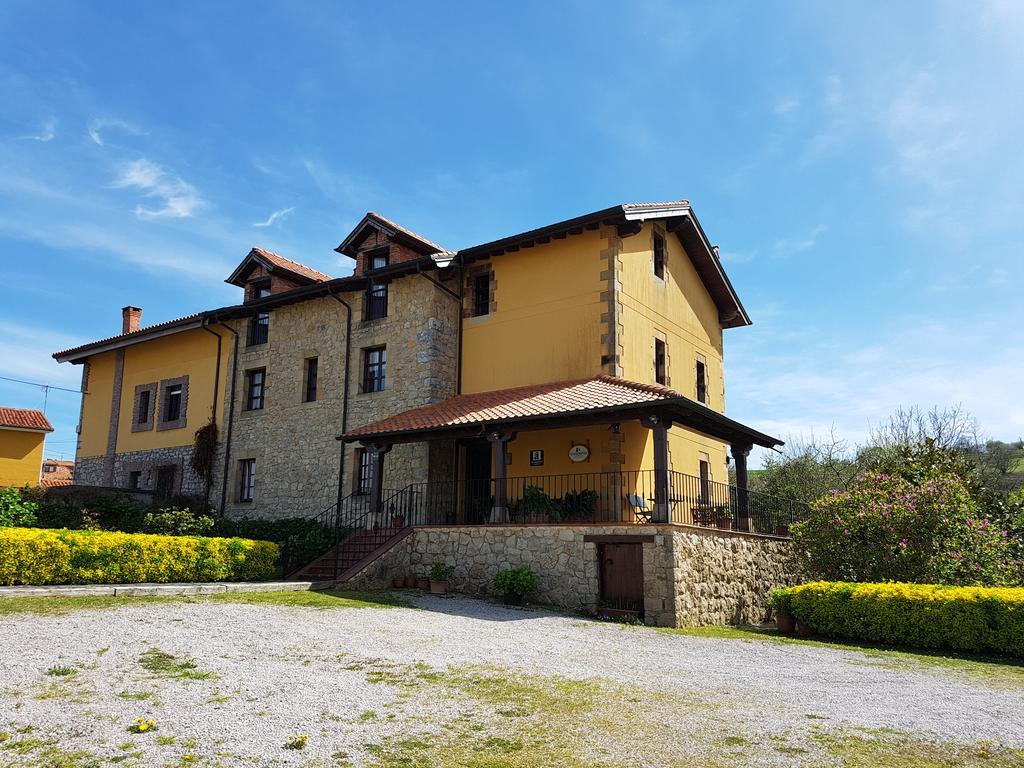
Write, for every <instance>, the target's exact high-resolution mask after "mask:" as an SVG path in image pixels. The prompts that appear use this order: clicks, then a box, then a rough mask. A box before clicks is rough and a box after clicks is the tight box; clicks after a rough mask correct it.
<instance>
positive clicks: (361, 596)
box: [201, 589, 411, 610]
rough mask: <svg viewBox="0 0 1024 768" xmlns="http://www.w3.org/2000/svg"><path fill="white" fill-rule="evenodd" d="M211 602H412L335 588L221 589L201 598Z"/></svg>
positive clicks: (398, 604)
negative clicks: (304, 589) (292, 589)
mask: <svg viewBox="0 0 1024 768" xmlns="http://www.w3.org/2000/svg"><path fill="white" fill-rule="evenodd" d="M201 599H202V600H208V601H210V602H221V603H244V604H247V605H278V606H282V607H285V608H319V609H321V610H324V609H330V608H395V607H404V606H409V605H411V603H410V602H409V601H408V600H407V599H404V598H402V597H400V596H398V595H394V594H391V593H389V592H343V591H341V590H337V589H325V590H318V591H316V592H313V591H308V590H307V591H290V592H222V593H220V594H217V595H210V596H208V597H204V598H201Z"/></svg>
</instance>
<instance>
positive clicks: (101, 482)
mask: <svg viewBox="0 0 1024 768" xmlns="http://www.w3.org/2000/svg"><path fill="white" fill-rule="evenodd" d="M109 469H110V460H109V459H108V458H107V457H106V456H90V457H86V458H82V457H80V456H79V457H76V458H75V485H94V486H106V485H107V483H108V482H109V477H108V475H109Z"/></svg>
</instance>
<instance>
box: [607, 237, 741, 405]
mask: <svg viewBox="0 0 1024 768" xmlns="http://www.w3.org/2000/svg"><path fill="white" fill-rule="evenodd" d="M654 226H655V225H654V223H650V222H649V223H647V224H645V225H644V228H643V230H642V231H641V232H640V233H639V234H636V235H633V236H632V237H627V238H625V239H624V240H623V241H622V256H621V262H622V278H621V282H622V294H621V295H622V326H623V334H624V335H623V339H622V346H623V359H622V375H623V378H626V379H629V380H631V381H640V382H644V383H651V384H653V383H654V337H655V334H656V333H658V332H660V333H662V334H664V335H665V339H666V342H667V344H668V376H669V386H670V387H671V388H672V389H675V390H676V391H678V392H681V393H682V394H684V395H686V396H687V397H690V398H694V399H696V397H697V384H696V375H695V368H696V362H697V355H698V354H700V355H703V357H704V359H705V363H706V365H707V377H708V402H707V405H708V407H709V408H712V409H714V410H716V411H718V412H720V413H724V412H725V385H724V379H723V372H722V328H721V325H720V324H719V321H718V310H717V308H716V307H715V303H714V301H713V300H712V299H711V296H710V294H709V293H708V291H707V289H706V288H705V287H704V283H703V282H702V281H701V279H700V276H699V275H698V274H697V271H696V270H695V269H694V268H693V264H692V263H691V262H690V259H689V257H688V256H687V255H686V252H685V251H684V250H683V247H682V245H681V244H680V242H679V238H678V237H676V236H675V235H674V234H671V233H666V234H665V242H666V246H667V256H668V259H667V263H666V269H665V279H664V280H661V279H659V278H657V277H655V275H654V260H653V247H654V246H653V241H652V230H653V227H654Z"/></svg>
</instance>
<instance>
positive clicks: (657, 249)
mask: <svg viewBox="0 0 1024 768" xmlns="http://www.w3.org/2000/svg"><path fill="white" fill-rule="evenodd" d="M653 247H654V276H655V277H657V278H660V279H662V280H664V279H665V236H664V235H663V234H661V232H659V231H658V230H654V243H653Z"/></svg>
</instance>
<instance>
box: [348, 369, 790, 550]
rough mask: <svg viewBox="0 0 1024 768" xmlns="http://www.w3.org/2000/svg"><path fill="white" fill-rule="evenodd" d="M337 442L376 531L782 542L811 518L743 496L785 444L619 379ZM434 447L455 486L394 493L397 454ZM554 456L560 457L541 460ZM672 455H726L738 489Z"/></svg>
mask: <svg viewBox="0 0 1024 768" xmlns="http://www.w3.org/2000/svg"><path fill="white" fill-rule="evenodd" d="M556 438H557V440H556ZM339 439H342V440H346V441H348V442H358V443H359V444H360V446H361V447H362V448H363V450H364V451H365V452H366V453H367V454H368V455H369V457H370V461H369V470H370V473H369V474H370V476H369V478H368V481H369V482H368V486H369V488H368V490H369V493H368V494H367V495H368V498H367V499H366V502H367V503H368V506H369V509H370V512H371V515H370V517H371V519H372V520H374V521H375V523H376V524H378V525H382V526H391V527H393V526H398V527H407V526H425V525H484V524H486V525H502V524H515V525H557V524H563V525H564V524H576V525H578V524H582V523H589V524H615V525H623V524H630V525H633V524H636V525H643V524H667V523H674V524H681V525H698V526H706V527H716V528H723V529H732V530H738V531H747V532H751V533H761V534H769V535H788V527H789V525H790V524H791V523H792V522H794V521H795V520H797V519H800V518H801V517H802V516H803V514H804V513H805V511H806V507H805V505H802V504H799V503H797V502H793V501H790V500H786V499H776V498H772V497H768V496H765V495H763V494H758V493H756V492H753V491H750V490H748V488H747V457H748V455H749V453H750V450H751V449H752V447H753V446H754V445H760V446H764V447H767V448H773V447H775V446H778V445H781V444H782V443H781V441H780V440H778V439H776V438H774V437H771V436H769V435H765V434H763V433H761V432H758V431H757V430H754V429H752V428H750V427H747V426H746V425H743V424H740V423H739V422H736V421H734V420H732V419H729V418H727V417H725V416H723V415H722V414H720V413H717V412H716V411H712V410H711V409H709V408H707V407H706V406H704V405H702V404H700V403H696V402H694V401H692V400H690V399H689V398H686V397H684V396H683V395H681V394H679V393H678V392H674V391H673V390H670V389H667V388H664V387H659V386H651V385H644V384H638V383H635V382H630V381H626V380H624V379H618V378H615V377H611V376H598V377H594V378H591V379H584V380H578V381H569V382H555V383H550V384H543V385H534V386H528V387H517V388H513V389H507V390H500V391H496V392H485V393H478V394H471V395H460V396H457V397H454V398H451V399H449V400H445V401H443V402H440V403H436V404H432V405H427V406H423V407H420V408H415V409H412V410H409V411H405V412H403V413H401V414H398V415H396V416H392V417H390V418H387V419H383V420H381V421H378V422H374V423H371V424H367V425H365V426H363V427H360V428H358V429H355V430H352V431H350V432H348V433H347V434H345V435H342V436H340V438H339ZM430 441H447V443H449V444H454V445H455V446H456V452H457V458H456V460H455V461H454V462H453V467H454V469H453V471H452V472H451V476H450V477H444V478H439V479H434V480H431V481H429V482H413V483H407V484H401V485H400V487H397V488H395V489H394V490H386V489H385V487H384V482H383V478H384V476H385V474H384V473H385V463H386V461H387V456H388V453H389V451H390V450H391V448H392V446H394V445H397V444H401V443H409V442H430ZM556 444H558V445H559V446H560V447H559V449H558V451H557V455H550V453H552V450H551V448H550V447H547V448H545V447H538V446H553V445H556ZM691 444H692V446H693V448H692V449H691ZM672 445H675V450H674V452H675V453H676V454H683V453H687V454H690V453H693V454H694V455H697V452H699V449H700V448H701V447H702V446H704V447H706V450H707V451H708V453H712V452H714V451H717V452H718V453H720V454H722V456H723V458H724V451H723V449H724V447H725V446H727V447H728V451H729V454H730V456H731V459H732V461H733V464H734V467H735V482H734V483H730V482H721V481H717V480H715V479H714V477H713V473H712V471H711V466H712V462H711V460H710V459H708V461H707V462H705V461H703V460H702V461H700V462H699V470H698V471H694V472H692V473H691V472H685V471H680V469H681V465H682V464H683V461H684V460H683V458H682V457H681V456H679V455H676V456H673V455H672V454H673V449H672ZM566 446H568V449H567V450H563V448H564V447H566ZM695 451H696V452H695ZM513 453H514V454H515V462H513V460H512V458H513ZM594 453H600V456H595V455H592V454H594ZM699 455H700V456H706V455H705V454H704V453H699ZM695 463H696V462H695ZM510 468H511V470H512V471H510ZM695 469H696V467H695ZM723 469H724V461H723Z"/></svg>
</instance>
